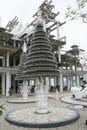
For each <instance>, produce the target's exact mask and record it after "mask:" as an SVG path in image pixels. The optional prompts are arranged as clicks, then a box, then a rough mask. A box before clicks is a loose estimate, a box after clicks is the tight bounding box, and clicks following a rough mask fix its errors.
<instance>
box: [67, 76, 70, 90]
mask: <svg viewBox="0 0 87 130" xmlns="http://www.w3.org/2000/svg"><path fill="white" fill-rule="evenodd" d="M67 89H68V91H69V90H70V83H69V76H67Z"/></svg>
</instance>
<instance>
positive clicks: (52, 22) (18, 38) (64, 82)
mask: <svg viewBox="0 0 87 130" xmlns="http://www.w3.org/2000/svg"><path fill="white" fill-rule="evenodd" d="M48 7H49V8H48ZM53 8H54V5H52V1H50V2H47V1H44V2H43V3H42V4H41V6H40V7H39V8H38V11H41V12H42V15H41V19H42V20H43V21H44V22H43V23H44V29H45V30H46V32H47V36H48V38H49V40H50V42H49V44H51V46H52V51H53V52H54V54H55V58H56V61H57V63H58V70H59V74H58V76H56V77H52V78H49V83H50V85H49V90H50V91H51V89H52V91H55V89H56V87H57V86H60V87H59V91H60V92H62V91H64V90H67V91H70V90H71V87H74V86H75V87H76V86H77V87H79V86H80V77H84V75H86V74H87V70H86V69H85V70H84V68H87V66H86V65H84V66H82V64H81V62H80V61H81V59H80V52H81V51H82V52H84V50H82V49H79V47H78V46H77V45H73V46H72V47H71V49H70V50H68V51H66V52H65V53H64V54H62V53H61V48H62V47H64V45H65V44H67V43H66V37H65V36H64V37H62V38H61V37H59V28H60V26H62V25H63V24H65V22H63V23H61V22H59V21H57V20H56V17H57V16H58V15H59V12H58V13H54V12H53V11H52V9H53ZM38 11H37V12H36V13H35V15H34V16H33V17H34V20H33V21H32V23H30V24H26V25H25V26H23V25H22V23H20V22H19V21H18V18H17V17H15V18H14V19H13V20H12V21H10V22H9V23H8V24H7V26H6V28H2V27H0V91H1V92H0V93H1V94H2V95H6V96H9V90H10V88H12V89H13V93H18V92H19V91H18V81H16V80H15V76H16V73H17V66H18V64H19V61H20V56H21V53H22V45H23V42H24V41H25V42H26V43H27V47H29V46H30V40H31V37H32V36H33V32H34V27H35V23H36V22H37V17H38ZM54 30H55V31H56V34H55V35H56V36H57V37H56V36H55V35H54ZM82 58H83V60H85V61H83V62H84V64H86V62H87V58H84V57H82ZM29 84H30V85H32V84H33V85H34V80H31V81H29Z"/></svg>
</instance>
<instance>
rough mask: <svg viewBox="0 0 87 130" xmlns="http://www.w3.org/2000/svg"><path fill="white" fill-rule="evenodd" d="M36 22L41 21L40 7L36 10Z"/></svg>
mask: <svg viewBox="0 0 87 130" xmlns="http://www.w3.org/2000/svg"><path fill="white" fill-rule="evenodd" d="M37 22H38V23H42V22H43V17H42V10H41V9H40V8H38V11H37Z"/></svg>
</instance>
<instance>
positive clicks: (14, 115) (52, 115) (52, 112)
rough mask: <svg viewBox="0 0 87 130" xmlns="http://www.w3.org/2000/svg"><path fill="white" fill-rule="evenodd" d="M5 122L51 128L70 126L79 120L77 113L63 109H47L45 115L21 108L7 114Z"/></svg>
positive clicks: (34, 108)
mask: <svg viewBox="0 0 87 130" xmlns="http://www.w3.org/2000/svg"><path fill="white" fill-rule="evenodd" d="M5 118H6V120H7V121H8V122H9V123H11V124H15V125H18V126H23V127H30V128H52V127H58V126H63V125H67V124H70V123H72V122H74V121H76V120H77V119H78V118H79V113H77V112H76V111H75V110H71V109H68V108H63V107H56V108H55V107H49V108H48V113H47V114H38V113H37V108H36V107H33V108H32V109H29V108H23V109H17V110H13V111H11V112H9V113H8V114H7V115H6V117H5Z"/></svg>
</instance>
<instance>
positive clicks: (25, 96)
mask: <svg viewBox="0 0 87 130" xmlns="http://www.w3.org/2000/svg"><path fill="white" fill-rule="evenodd" d="M20 88H21V90H20V91H21V94H22V96H23V99H24V100H25V99H28V94H29V92H30V90H29V86H28V81H23V84H22V86H20Z"/></svg>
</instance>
